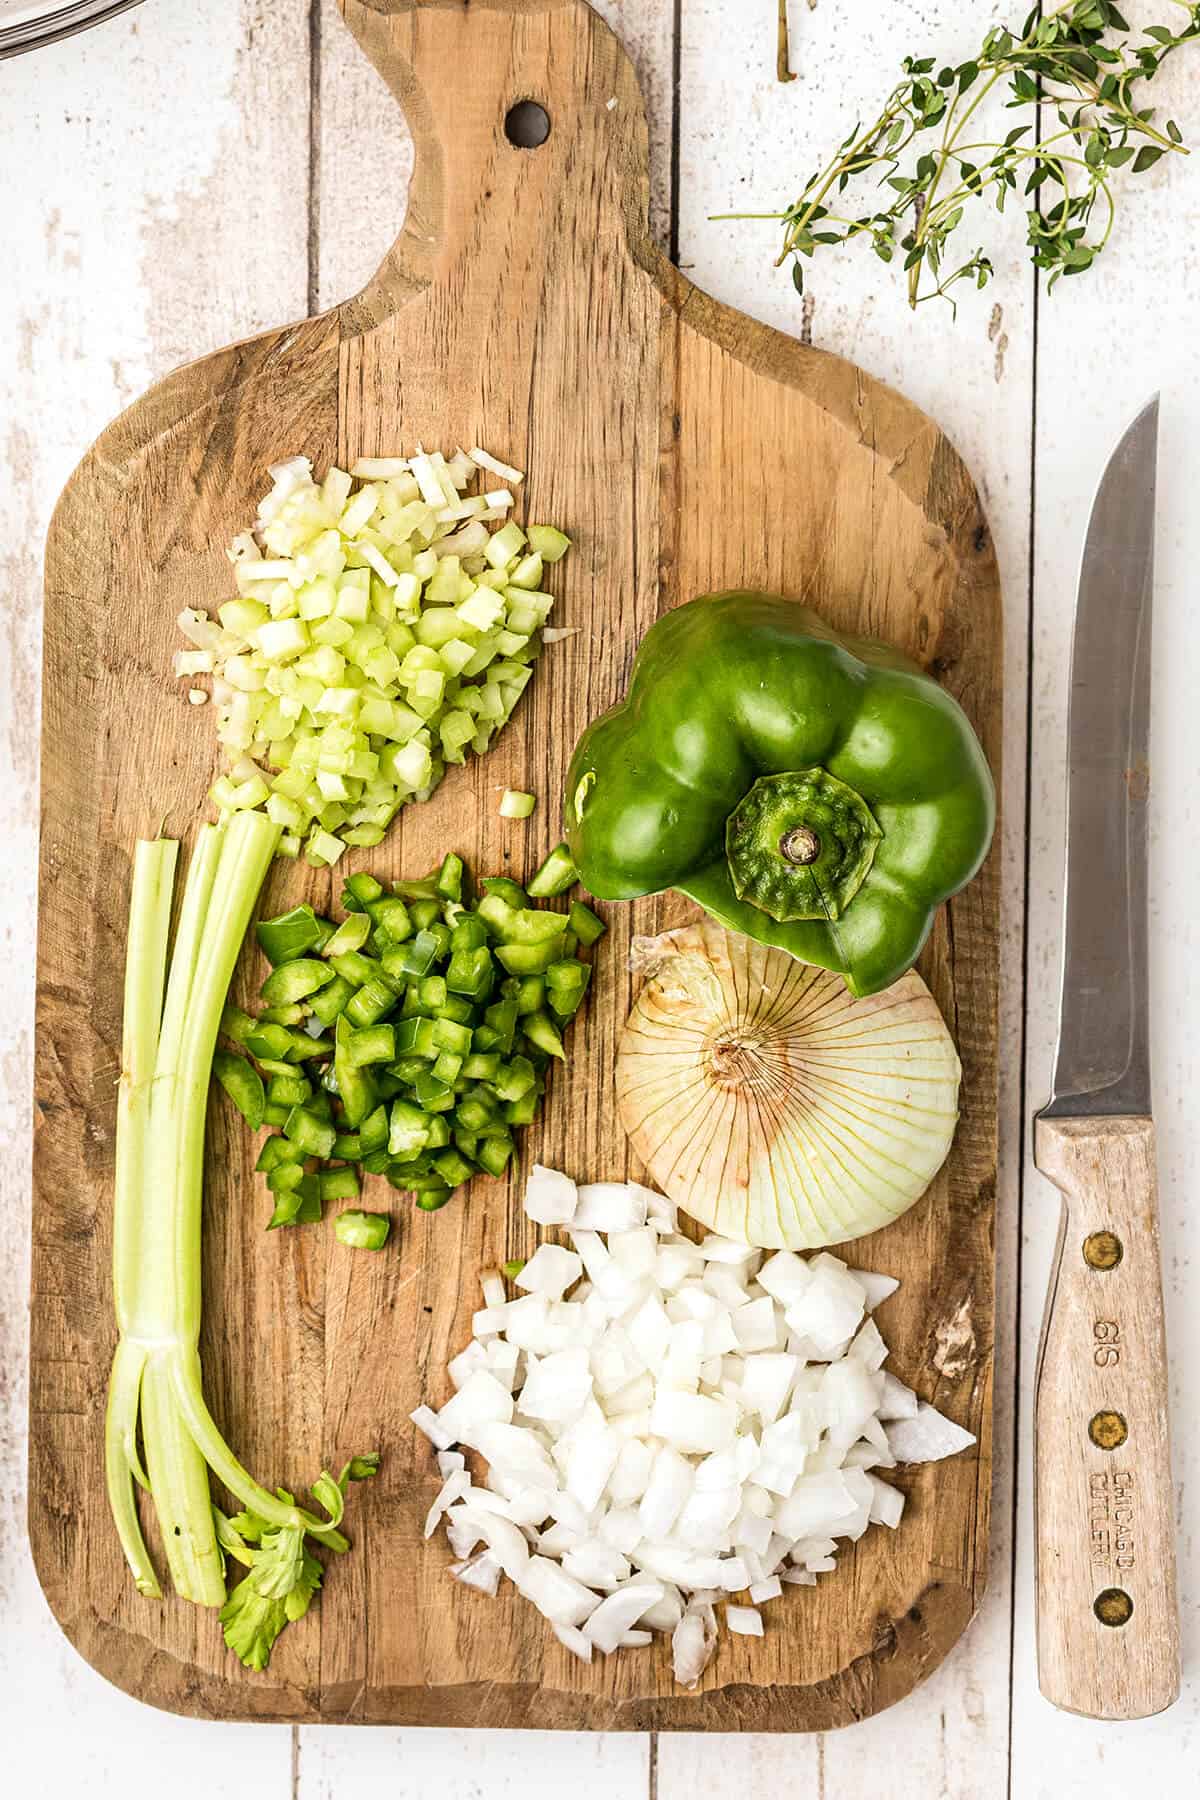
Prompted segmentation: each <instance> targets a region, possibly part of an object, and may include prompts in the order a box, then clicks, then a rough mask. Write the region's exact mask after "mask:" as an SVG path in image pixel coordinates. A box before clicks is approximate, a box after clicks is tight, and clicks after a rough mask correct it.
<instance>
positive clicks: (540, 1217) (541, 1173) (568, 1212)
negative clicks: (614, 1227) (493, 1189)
mask: <svg viewBox="0 0 1200 1800" xmlns="http://www.w3.org/2000/svg"><path fill="white" fill-rule="evenodd" d="M578 1201H579V1191H578V1189H577V1188H576V1186H575V1183H574V1182H573V1181H572V1180H571V1178H570V1176H569V1175H560V1174H559V1172H558V1170H557V1169H545V1168H543V1167H542V1165H541V1163H534V1165H533V1167H532V1169H531V1170H530V1171H529V1180H528V1181H527V1182H526V1183H525V1203H524V1204H525V1213H526V1216H527V1217H528V1218H530V1219H532V1220H533V1222H534V1224H535V1225H569V1224H571V1222H572V1220H573V1219H574V1217H575V1211H576V1207H577V1205H578Z"/></svg>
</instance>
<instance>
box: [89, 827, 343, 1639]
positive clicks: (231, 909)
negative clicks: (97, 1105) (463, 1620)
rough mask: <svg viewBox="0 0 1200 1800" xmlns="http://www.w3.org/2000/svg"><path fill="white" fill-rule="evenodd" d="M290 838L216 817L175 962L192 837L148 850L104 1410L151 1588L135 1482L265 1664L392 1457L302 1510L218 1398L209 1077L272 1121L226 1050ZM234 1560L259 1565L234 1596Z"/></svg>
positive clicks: (167, 1544) (136, 893) (117, 1509)
mask: <svg viewBox="0 0 1200 1800" xmlns="http://www.w3.org/2000/svg"><path fill="white" fill-rule="evenodd" d="M278 836H279V827H278V826H277V825H273V824H272V823H271V821H270V820H269V819H267V818H264V817H263V815H262V814H261V813H242V814H240V815H238V816H237V817H235V818H233V819H230V820H228V821H227V822H225V823H223V824H221V825H220V826H213V825H205V826H204V827H202V829H201V833H200V837H199V840H198V842H197V845H196V852H195V855H194V856H193V857H192V862H191V867H190V868H189V870H188V877H187V882H186V884H185V887H184V893H183V901H182V905H181V908H180V914H179V924H178V928H177V930H176V933H175V944H174V950H173V953H172V954H171V956H170V958H169V959H168V947H169V936H170V922H171V897H172V891H173V889H174V885H175V863H176V856H177V853H178V849H179V846H178V844H176V843H174V842H172V841H171V840H169V839H160V840H158V841H156V842H153V843H150V842H143V843H139V844H138V846H137V850H136V853H135V857H134V865H133V885H132V894H131V899H130V913H129V943H128V950H127V955H126V964H125V1011H124V1023H123V1028H122V1041H121V1079H120V1083H119V1085H118V1090H117V1141H116V1182H115V1193H114V1203H113V1297H114V1303H115V1310H116V1316H117V1326H118V1332H119V1337H118V1342H117V1348H116V1352H115V1355H114V1357H113V1366H112V1374H111V1377H110V1380H109V1390H108V1410H107V1415H106V1420H105V1472H106V1480H107V1487H108V1496H109V1504H110V1506H111V1508H112V1514H113V1519H114V1522H115V1524H116V1527H117V1534H118V1536H119V1538H120V1541H121V1547H122V1549H123V1550H124V1552H125V1556H126V1560H127V1561H128V1563H129V1567H130V1569H131V1571H132V1574H133V1578H134V1581H135V1584H136V1586H137V1588H138V1591H139V1592H140V1593H142V1594H146V1595H149V1596H151V1597H153V1598H158V1597H159V1596H160V1594H161V1589H160V1587H159V1583H158V1577H157V1575H156V1573H155V1570H154V1565H153V1563H152V1561H151V1559H150V1553H149V1551H148V1549H147V1547H146V1541H145V1538H144V1536H143V1534H142V1526H141V1520H140V1518H139V1515H138V1507H137V1502H136V1499H135V1494H134V1481H135V1479H136V1481H137V1482H138V1483H139V1484H140V1485H141V1486H142V1487H144V1488H146V1489H147V1490H148V1492H149V1497H150V1500H151V1502H152V1504H153V1506H154V1510H155V1512H156V1514H157V1516H158V1523H159V1533H160V1536H161V1539H162V1546H163V1553H164V1555H165V1558H166V1562H167V1566H168V1568H169V1570H170V1574H171V1581H172V1584H173V1586H174V1588H175V1592H176V1593H177V1594H178V1595H179V1596H180V1597H181V1598H182V1599H185V1600H191V1601H194V1602H195V1603H196V1604H197V1605H198V1606H213V1607H220V1609H221V1615H220V1616H221V1624H222V1626H223V1627H224V1632H225V1641H226V1643H227V1644H228V1645H229V1648H230V1649H231V1650H232V1651H234V1653H235V1654H236V1655H237V1656H239V1657H240V1658H241V1660H242V1661H243V1662H244V1663H245V1664H246V1665H247V1667H249V1668H252V1669H262V1668H265V1666H266V1664H267V1660H268V1658H269V1656H270V1653H271V1646H272V1645H273V1643H274V1642H275V1639H276V1638H277V1637H278V1635H279V1633H280V1631H282V1629H283V1627H284V1626H285V1625H286V1624H287V1623H288V1622H289V1621H290V1620H294V1619H298V1618H300V1617H302V1615H303V1614H304V1613H305V1612H306V1611H307V1609H308V1607H309V1605H310V1603H311V1601H312V1597H313V1595H314V1593H315V1592H316V1590H317V1588H318V1587H319V1586H320V1585H321V1575H322V1570H321V1564H320V1563H319V1562H318V1561H317V1559H316V1557H315V1556H314V1555H313V1554H312V1552H311V1550H310V1549H309V1548H308V1546H307V1541H306V1540H308V1539H310V1538H311V1540H312V1542H313V1543H314V1544H317V1545H322V1546H324V1547H325V1548H326V1549H328V1550H332V1551H342V1550H346V1549H347V1548H348V1547H349V1546H348V1544H347V1540H346V1538H345V1537H344V1536H343V1535H342V1533H341V1531H340V1530H339V1526H340V1525H341V1521H342V1512H343V1507H344V1501H345V1494H346V1488H347V1485H348V1484H349V1483H350V1482H351V1481H361V1480H365V1479H366V1478H367V1477H369V1476H371V1475H373V1474H374V1473H375V1471H376V1469H377V1467H378V1463H379V1459H378V1457H377V1456H375V1455H370V1456H364V1457H356V1458H354V1459H353V1461H351V1462H349V1463H347V1464H346V1466H345V1468H344V1469H343V1470H342V1473H341V1475H340V1476H339V1477H338V1478H337V1479H336V1480H335V1479H334V1477H333V1476H332V1475H331V1474H329V1473H328V1472H327V1471H326V1472H322V1474H321V1475H320V1476H319V1477H318V1479H317V1481H316V1482H315V1483H314V1484H313V1498H314V1501H315V1502H316V1505H317V1508H318V1509H319V1510H316V1511H311V1510H308V1509H306V1508H303V1507H300V1506H298V1505H297V1504H296V1502H295V1500H294V1499H293V1497H292V1495H291V1494H289V1493H287V1492H286V1491H285V1490H284V1489H283V1488H276V1489H275V1490H274V1491H273V1492H272V1491H271V1490H269V1489H267V1488H264V1487H261V1486H260V1485H259V1483H258V1482H257V1481H255V1480H254V1478H253V1477H252V1476H251V1475H250V1474H249V1473H248V1472H247V1470H246V1469H244V1468H243V1467H242V1464H241V1463H240V1462H239V1461H238V1459H237V1457H236V1456H235V1455H234V1453H233V1451H232V1450H231V1449H230V1448H229V1445H228V1444H227V1443H226V1442H225V1439H224V1438H223V1437H222V1435H221V1431H220V1428H219V1426H218V1425H217V1423H216V1421H215V1420H214V1419H213V1416H212V1414H211V1413H210V1412H209V1410H208V1405H207V1402H206V1400H205V1397H204V1388H203V1379H202V1373H201V1368H200V1350H199V1342H200V1315H201V1249H200V1233H201V1211H202V1205H201V1202H202V1194H201V1189H202V1184H203V1173H204V1122H205V1109H206V1103H207V1098H208V1089H209V1077H210V1074H214V1075H215V1076H216V1078H217V1079H218V1080H219V1081H220V1082H221V1084H222V1086H224V1087H225V1088H226V1090H227V1091H228V1092H229V1093H230V1094H232V1095H233V1097H234V1099H235V1100H236V1102H237V1104H238V1105H239V1106H240V1107H241V1109H242V1111H243V1112H244V1113H245V1114H246V1116H247V1118H250V1119H254V1118H256V1117H258V1118H261V1116H262V1114H263V1112H264V1109H265V1104H266V1102H265V1098H264V1090H263V1085H262V1081H261V1079H260V1077H259V1076H258V1075H257V1073H256V1072H255V1071H254V1070H253V1069H252V1068H251V1067H250V1065H249V1064H248V1063H246V1062H245V1061H244V1060H243V1059H241V1058H239V1057H236V1056H233V1055H230V1054H228V1053H222V1052H215V1045H216V1040H217V1034H218V1030H219V1029H220V1028H221V1027H222V1025H223V1024H224V1023H225V1022H226V1020H227V1016H228V1013H229V1009H228V1008H227V1007H225V996H226V993H227V990H228V987H229V982H230V979H231V977H232V975H233V970H234V965H235V963H236V962H237V957H238V952H239V950H240V949H241V945H242V939H243V937H244V936H245V933H246V928H247V926H248V924H249V921H250V915H251V913H252V911H253V908H254V903H255V901H256V900H257V898H258V892H259V889H260V887H261V886H262V882H263V878H264V876H265V875H266V872H267V869H268V867H269V865H270V862H271V859H272V857H273V856H274V854H275V848H276V841H277V839H278ZM168 961H169V968H168ZM223 1008H225V1010H224V1011H223V1010H222V1009H223ZM210 1471H211V1472H212V1474H214V1475H216V1477H217V1479H218V1480H219V1481H220V1482H221V1484H222V1486H223V1487H224V1488H226V1489H227V1490H228V1492H229V1493H230V1494H232V1495H233V1496H234V1498H235V1500H236V1501H237V1502H238V1503H239V1505H240V1506H241V1508H242V1509H243V1510H241V1511H240V1512H237V1513H235V1514H233V1515H232V1516H230V1515H228V1514H226V1513H224V1512H222V1511H220V1510H219V1509H218V1508H217V1507H215V1506H214V1505H213V1502H212V1497H211V1494H210V1492H209V1474H210ZM230 1559H232V1560H233V1562H234V1563H237V1564H240V1565H241V1566H242V1567H243V1568H244V1569H245V1570H246V1573H245V1575H244V1576H243V1577H242V1579H241V1580H240V1581H239V1582H238V1583H237V1585H236V1586H235V1587H233V1588H231V1589H227V1588H226V1570H227V1567H228V1564H229V1562H230Z"/></svg>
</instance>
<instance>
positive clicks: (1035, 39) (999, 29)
mask: <svg viewBox="0 0 1200 1800" xmlns="http://www.w3.org/2000/svg"><path fill="white" fill-rule="evenodd" d="M1171 4H1172V5H1174V6H1175V7H1176V8H1177V10H1178V11H1179V12H1180V13H1181V14H1182V15H1183V17H1182V19H1181V20H1180V21H1179V29H1178V30H1177V31H1172V30H1171V29H1170V28H1169V27H1168V26H1165V25H1152V26H1150V27H1148V28H1147V29H1146V30H1145V31H1144V32H1143V33H1142V34H1141V37H1140V39H1139V40H1138V41H1136V42H1135V41H1134V39H1133V35H1132V27H1131V26H1130V25H1129V24H1128V22H1127V21H1126V20H1125V19H1124V18H1123V17H1122V15H1121V12H1120V11H1119V9H1118V8H1117V6H1115V5H1114V4H1113V3H1112V0H1070V3H1069V4H1067V5H1063V6H1059V7H1057V8H1055V10H1053V11H1050V12H1043V9H1042V8H1041V7H1040V6H1038V7H1035V8H1034V9H1033V11H1032V12H1031V13H1030V14H1029V17H1028V18H1027V19H1026V20H1025V23H1024V25H1023V26H1022V28H1021V32H1020V35H1019V36H1017V35H1014V33H1013V32H1011V31H1009V30H1008V29H1007V27H1005V26H1003V25H1001V26H996V27H994V28H993V29H992V30H990V31H989V32H988V34H987V36H986V37H985V38H984V40H983V44H982V46H981V48H980V50H979V52H978V53H977V54H976V55H975V56H973V57H971V58H969V59H968V60H967V61H966V62H964V63H960V64H958V65H957V67H954V66H949V65H947V66H946V67H944V68H942V69H940V70H938V72H937V73H936V74H935V73H934V69H935V66H936V63H935V59H934V58H933V57H907V58H906V59H905V61H904V77H903V79H902V80H901V81H900V82H899V83H898V84H897V86H896V87H895V88H894V89H893V90H892V92H891V94H890V95H889V96H888V99H887V102H886V104H885V105H884V108H883V111H882V112H881V113H880V115H879V117H878V118H877V119H876V120H875V121H874V123H873V124H871V125H868V126H867V127H866V128H865V129H864V128H863V126H862V124H861V123H859V124H856V125H855V127H854V130H853V131H852V132H851V133H850V134H849V136H848V137H846V138H844V139H843V141H842V142H841V144H839V146H838V148H837V151H836V153H835V154H834V155H833V157H831V159H830V161H829V162H828V163H827V164H826V166H825V167H824V168H823V169H819V170H817V171H816V172H815V173H814V174H813V175H811V176H810V177H809V179H808V181H807V182H806V183H805V185H804V191H803V192H802V194H801V195H800V198H799V199H798V200H797V201H796V203H795V205H793V206H790V207H788V208H787V210H786V211H785V212H781V213H770V214H757V215H753V216H755V217H760V218H761V217H768V218H777V219H781V220H782V221H783V224H784V243H783V249H782V251H781V253H780V256H779V262H780V263H783V262H785V261H786V260H787V258H788V257H791V258H792V259H793V261H792V279H793V281H794V283H795V285H796V288H797V289H798V290H799V291H800V292H803V289H804V269H803V264H802V261H801V258H803V257H811V256H812V255H814V253H815V252H816V250H817V248H818V247H819V246H821V245H826V244H845V243H849V242H850V241H851V239H854V238H865V239H867V241H868V242H869V243H870V245H871V247H872V248H873V249H874V251H875V254H876V256H878V257H879V258H880V259H881V260H882V261H883V262H885V263H890V262H892V261H893V260H894V259H895V258H896V257H900V258H901V259H902V266H903V269H904V271H905V274H906V277H907V285H908V299H909V304H910V305H911V306H914V307H915V306H917V305H919V304H920V303H921V302H922V301H923V300H930V299H935V298H943V299H945V298H950V299H951V305H953V304H954V302H953V298H952V297H951V289H952V288H954V287H955V285H956V284H957V283H959V282H961V281H971V282H973V283H974V284H975V286H976V287H979V288H982V287H984V286H986V284H987V282H988V280H989V278H990V277H991V275H992V273H993V269H992V263H991V260H990V259H989V257H988V256H987V255H986V254H985V252H984V250H983V248H982V247H980V248H977V249H976V250H974V251H973V252H972V253H971V254H970V255H969V256H968V257H966V259H965V260H964V261H962V262H955V260H954V259H953V257H952V255H951V254H950V253H949V250H948V246H949V241H950V239H951V236H952V234H953V233H954V232H955V231H956V230H957V229H958V227H959V225H960V224H961V222H962V219H963V216H964V213H965V211H966V209H967V206H968V204H969V202H970V201H971V200H976V199H981V198H985V197H986V198H990V199H991V201H992V202H993V204H994V205H995V207H996V210H997V211H998V212H1003V211H1004V208H1005V203H1006V201H1007V200H1008V198H1009V196H1010V194H1018V193H1019V194H1020V196H1021V200H1022V202H1026V201H1027V202H1028V204H1027V206H1026V217H1027V221H1028V241H1029V245H1030V249H1031V251H1032V254H1033V261H1034V262H1035V263H1036V265H1037V267H1038V268H1039V269H1048V270H1049V271H1050V279H1049V283H1048V287H1050V288H1052V287H1053V286H1054V284H1055V283H1056V282H1057V281H1058V280H1059V278H1060V277H1061V276H1063V275H1079V274H1082V273H1083V271H1084V270H1085V269H1088V268H1090V267H1091V265H1092V263H1093V262H1094V261H1095V259H1096V257H1097V256H1098V255H1099V254H1100V252H1101V251H1102V250H1103V249H1104V246H1105V245H1106V244H1107V242H1108V240H1109V236H1110V234H1111V232H1112V228H1113V220H1114V217H1115V212H1116V204H1115V200H1114V197H1113V187H1112V177H1113V175H1114V174H1115V173H1116V172H1117V171H1118V170H1119V169H1122V168H1124V167H1125V166H1126V165H1127V164H1132V172H1133V173H1134V174H1141V173H1142V172H1143V171H1144V170H1146V169H1150V168H1152V167H1153V166H1154V164H1155V163H1156V162H1157V161H1158V160H1159V158H1160V157H1162V156H1165V155H1167V154H1170V153H1173V152H1178V153H1179V154H1182V155H1186V154H1187V150H1186V147H1185V146H1184V144H1183V141H1182V134H1181V132H1180V130H1179V127H1178V125H1177V124H1176V123H1175V121H1174V120H1173V119H1168V120H1167V121H1166V123H1165V126H1163V127H1162V128H1161V129H1160V128H1159V126H1158V125H1157V124H1156V123H1155V118H1156V113H1155V109H1154V108H1153V107H1145V106H1143V105H1141V98H1142V96H1141V94H1140V92H1139V91H1138V90H1139V88H1140V84H1141V83H1143V82H1149V81H1152V80H1153V79H1154V77H1155V76H1156V75H1157V73H1158V71H1159V69H1160V68H1161V67H1162V65H1163V63H1164V62H1165V60H1166V58H1167V57H1168V56H1169V55H1170V54H1171V52H1172V51H1174V50H1176V49H1178V47H1179V46H1180V45H1181V44H1183V43H1186V42H1187V41H1188V40H1189V39H1191V38H1196V37H1200V4H1192V3H1191V0H1171ZM1002 84H1007V88H1008V92H1009V98H1008V99H1007V101H1006V105H1007V107H1009V108H1023V107H1033V108H1035V109H1037V112H1036V114H1035V117H1036V118H1037V120H1038V124H1039V126H1040V129H1036V130H1035V126H1034V124H1033V123H1032V122H1031V123H1026V124H1022V125H1017V126H1015V127H1014V128H1013V130H1011V131H1010V132H1009V133H1008V134H1007V136H1006V137H1005V138H1004V140H1003V142H1002V143H994V142H986V141H983V142H981V141H979V140H978V139H977V137H976V135H975V130H977V129H978V126H977V124H976V123H975V122H976V114H977V112H978V109H979V108H980V106H981V105H982V104H983V102H984V101H985V100H986V99H987V97H988V95H989V94H991V93H992V91H993V90H994V89H995V88H997V87H999V86H1001V85H1002ZM973 125H974V126H975V130H973V129H972V127H973ZM1047 127H1049V129H1047ZM933 134H936V135H933ZM910 148H911V149H912V150H914V151H915V160H913V161H911V162H910V163H909V164H908V166H907V167H902V164H903V163H904V162H905V160H906V153H907V152H908V151H909V150H910ZM876 171H878V180H879V185H880V186H881V187H883V188H885V189H890V198H888V200H887V202H886V204H884V205H883V206H881V207H880V208H879V209H878V210H876V211H871V212H864V213H861V214H859V215H857V216H852V215H849V214H847V213H843V212H840V211H837V210H835V208H837V207H838V205H839V198H838V197H839V196H840V195H842V194H843V193H844V192H845V190H846V188H847V187H848V186H849V184H850V181H851V180H852V178H853V177H855V176H864V175H868V174H870V173H873V172H876ZM726 216H728V217H747V216H751V215H746V214H730V215H726Z"/></svg>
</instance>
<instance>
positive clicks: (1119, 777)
mask: <svg viewBox="0 0 1200 1800" xmlns="http://www.w3.org/2000/svg"><path fill="white" fill-rule="evenodd" d="M1157 449H1158V396H1157V395H1155V397H1154V399H1153V400H1151V401H1150V402H1149V404H1148V405H1147V406H1145V407H1143V409H1142V411H1141V412H1140V413H1139V414H1138V416H1137V418H1136V419H1135V420H1134V421H1133V424H1132V425H1130V427H1129V429H1128V430H1127V431H1126V432H1125V435H1124V436H1123V437H1122V439H1121V441H1120V443H1119V444H1118V445H1117V448H1116V449H1115V451H1114V452H1113V454H1112V457H1111V459H1110V460H1109V464H1108V467H1107V468H1106V469H1105V471H1104V474H1103V476H1102V477H1101V480H1100V486H1099V488H1098V489H1097V492H1096V498H1095V501H1094V503H1093V506H1092V514H1091V519H1090V521H1089V523H1088V530H1087V537H1086V539H1085V541H1084V550H1083V560H1082V564H1081V566H1080V571H1079V597H1078V600H1077V603H1076V609H1075V638H1074V644H1073V646H1072V652H1071V696H1070V704H1069V708H1068V718H1067V746H1068V778H1067V880H1066V905H1065V924H1064V946H1063V974H1062V999H1061V1003H1060V1009H1059V1026H1058V1051H1057V1055H1056V1057H1055V1066H1054V1087H1053V1098H1052V1099H1051V1101H1050V1104H1049V1105H1048V1106H1047V1107H1046V1108H1045V1110H1044V1111H1043V1113H1042V1114H1041V1116H1042V1118H1047V1119H1049V1118H1079V1117H1087V1116H1095V1115H1099V1114H1136V1115H1147V1114H1149V1112H1150V1050H1149V1033H1148V1018H1149V997H1148V994H1147V983H1146V811H1147V802H1148V799H1149V794H1150V622H1151V614H1152V601H1153V587H1154V503H1155V497H1156V470H1157Z"/></svg>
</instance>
